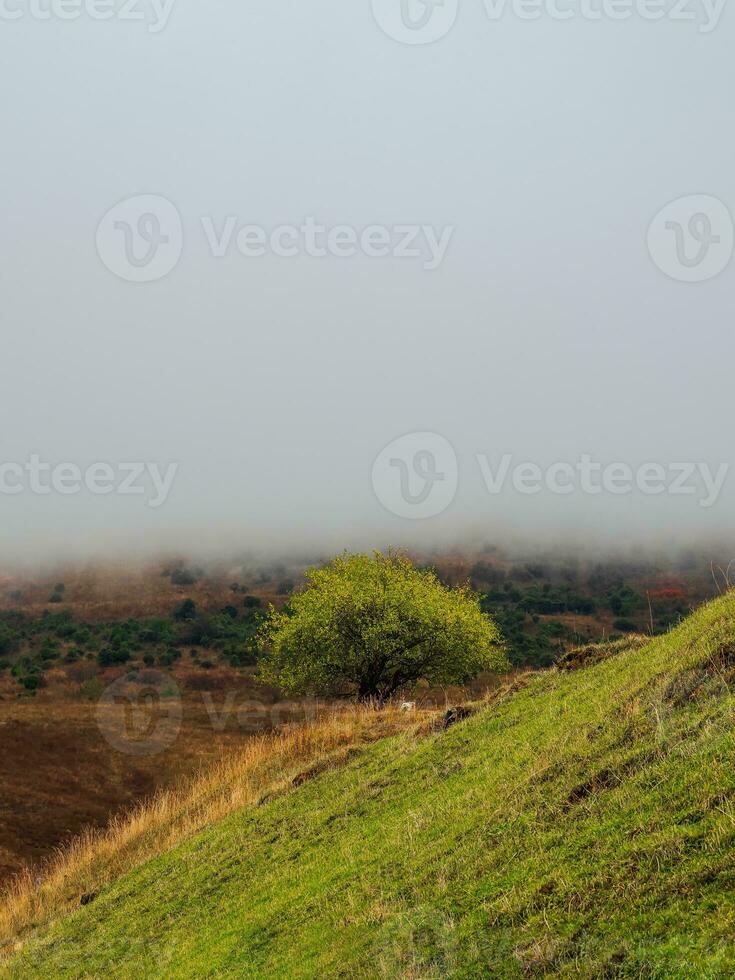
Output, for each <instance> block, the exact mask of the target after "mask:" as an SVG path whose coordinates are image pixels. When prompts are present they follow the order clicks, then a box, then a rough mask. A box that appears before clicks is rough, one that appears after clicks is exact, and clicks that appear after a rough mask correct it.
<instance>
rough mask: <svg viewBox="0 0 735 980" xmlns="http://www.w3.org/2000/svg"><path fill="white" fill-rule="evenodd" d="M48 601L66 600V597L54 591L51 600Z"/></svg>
mask: <svg viewBox="0 0 735 980" xmlns="http://www.w3.org/2000/svg"><path fill="white" fill-rule="evenodd" d="M48 601H49V602H63V601H64V597H63V596H62V595H61V593H60V592H54V593H53V594H52V595H50V596H49V600H48Z"/></svg>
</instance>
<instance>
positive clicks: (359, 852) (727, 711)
mask: <svg viewBox="0 0 735 980" xmlns="http://www.w3.org/2000/svg"><path fill="white" fill-rule="evenodd" d="M593 649H594V651H595V652H594V656H592V657H591V658H590V665H589V666H585V659H584V657H579V658H576V659H573V660H572V661H570V666H571V667H573V668H574V669H568V670H564V669H555V670H551V671H545V672H540V673H537V674H533V675H527V676H525V677H523V678H521V679H519V680H518V681H516V682H515V683H514V685H512V689H509V690H506V691H505V693H502V692H501V693H500V694H498V695H496V696H494V697H493V698H492V700H489V701H487V702H483V703H480V704H476V705H473V706H472V709H473V710H472V713H471V715H470V716H469V717H467V718H464V719H462V720H460V721H459V722H458V723H457V724H453V725H451V726H450V727H446V726H445V725H444V724H441V723H436V722H434V723H430V722H429V721H427V720H426V719H421V720H417V721H416V723H414V724H412V726H411V727H410V728H409V729H408V730H406V731H399V732H398V733H397V734H392V735H389V736H388V737H383V738H379V739H378V740H375V741H370V739H367V738H366V739H362V740H360V741H359V742H356V743H355V744H354V745H352V746H351V747H350V748H349V750H347V751H342V752H340V753H338V755H336V756H335V755H328V756H327V757H326V758H327V759H328V760H329V761H328V764H322V765H318V766H315V765H307V764H306V761H305V757H303V756H301V757H299V756H293V757H289V762H288V766H287V767H286V768H282V770H281V773H280V777H279V781H278V784H277V787H276V788H275V789H272V790H271V791H265V790H264V791H262V792H260V793H256V794H255V795H254V796H253V797H252V799H250V800H249V801H248V800H246V805H244V806H240V807H237V808H234V809H233V810H232V812H229V813H226V814H225V815H224V816H223V817H222V818H221V819H217V820H214V821H213V822H212V823H210V824H208V825H207V826H205V827H203V829H199V830H198V831H197V832H196V833H192V834H190V835H189V836H188V837H185V838H184V839H183V840H182V842H181V843H179V844H178V845H177V846H175V847H173V848H172V849H166V848H165V847H161V849H160V853H155V854H154V856H153V857H151V858H150V859H147V860H144V861H143V860H141V863H139V864H138V865H137V866H135V867H133V868H132V870H130V871H129V872H128V873H126V874H123V875H122V876H121V877H119V878H117V879H114V878H111V876H109V875H108V876H107V878H106V877H105V875H104V874H101V873H100V872H99V871H98V872H97V873H98V874H101V877H100V881H101V884H100V887H99V890H98V891H97V890H95V891H92V892H90V893H87V894H85V895H84V896H82V895H76V896H73V902H72V901H70V900H69V895H68V893H67V896H66V899H65V902H63V903H62V902H59V903H58V904H57V906H56V907H54V906H53V903H51V904H50V905H48V904H47V906H46V907H43V908H42V906H41V905H39V910H37V911H36V913H35V914H34V916H33V918H32V921H29V922H27V923H25V927H24V928H23V929H22V931H21V925H19V926H18V932H17V933H16V936H15V937H14V939H13V943H14V945H13V944H11V945H10V946H6V948H9V949H11V950H12V952H11V955H10V957H9V958H8V959H6V961H5V963H4V965H2V966H0V976H3V977H13V978H21V977H22V978H24V980H25V978H28V977H41V976H43V977H48V976H53V977H55V978H56V977H99V976H119V977H141V976H146V977H203V976H217V977H229V976H232V977H254V978H255V977H269V978H271V977H284V978H285V977H342V976H345V977H346V976H350V977H380V976H385V977H445V976H451V977H480V976H482V977H486V976H492V977H522V976H559V977H566V976H569V977H572V976H573V977H646V978H649V977H650V978H657V977H667V978H668V977H680V978H682V980H683V978H691V977H707V978H713V977H731V976H733V974H735V861H734V860H733V847H734V846H735V765H734V763H735V739H734V737H733V719H734V717H735V715H734V713H733V709H734V708H735V698H734V697H733V692H732V681H733V678H734V677H735V595H734V594H728V595H726V596H723V597H722V598H720V599H719V600H716V601H714V602H712V603H709V604H708V605H706V606H704V607H702V608H701V609H699V610H698V611H697V612H695V613H694V614H693V615H691V616H690V617H689V618H688V619H687V620H686V621H685V622H684V623H682V624H681V625H680V626H679V627H677V628H676V629H675V630H673V631H672V632H671V633H669V634H667V635H665V636H661V637H657V638H655V639H653V640H651V641H650V642H647V643H645V644H642V645H641V644H640V643H630V644H620V643H619V644H617V645H616V646H615V647H612V648H611V649H610V650H609V651H607V652H608V653H609V656H607V657H603V658H602V659H600V657H599V653H600V648H599V647H597V648H593ZM377 717H378V716H377V715H376V719H377ZM376 724H377V721H376ZM289 767H290V768H289ZM179 806H180V808H183V809H184V810H185V809H186V806H187V804H186V800H185V799H184V798H182V799H181V800H180V801H179ZM133 863H134V862H133ZM41 890H43V886H41ZM71 904H73V905H74V906H75V907H74V908H73V909H72V908H71ZM5 921H7V918H6V920H5ZM9 938H10V937H8V936H5V937H3V936H2V935H0V945H1V944H2V941H3V939H5V940H6V941H7V940H8V939H9Z"/></svg>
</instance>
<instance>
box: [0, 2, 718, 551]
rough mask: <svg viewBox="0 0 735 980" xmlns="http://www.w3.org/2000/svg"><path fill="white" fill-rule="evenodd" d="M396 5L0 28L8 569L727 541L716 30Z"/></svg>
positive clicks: (172, 14) (206, 11) (257, 7)
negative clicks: (37, 478)
mask: <svg viewBox="0 0 735 980" xmlns="http://www.w3.org/2000/svg"><path fill="white" fill-rule="evenodd" d="M381 3H382V0H381V2H380V3H378V0H376V4H375V5H374V10H375V13H373V12H371V4H370V3H369V2H367V0H366V2H364V3H361V4H357V5H353V6H349V5H342V6H340V7H337V8H335V7H334V6H333V5H331V4H327V3H326V2H323V0H322V2H316V3H312V4H309V5H304V4H296V3H287V4H282V5H270V6H269V7H265V6H263V5H262V4H258V3H255V2H254V0H247V2H243V3H241V4H238V5H237V6H235V7H229V6H225V5H214V6H212V5H208V6H207V7H206V8H205V7H201V6H197V5H195V4H194V3H192V2H191V0H178V2H174V3H173V4H172V6H171V7H170V9H168V8H167V9H168V13H167V17H166V21H165V24H164V23H163V21H162V20H161V21H160V22H159V21H157V20H155V17H154V14H155V11H156V10H157V9H158V8H154V7H152V6H149V7H146V6H145V4H143V3H141V7H142V8H145V9H146V10H147V11H148V13H149V14H150V15H151V16H150V17H149V18H148V19H147V20H143V21H138V20H134V21H133V20H129V21H128V20H121V19H119V18H118V19H112V20H109V21H97V20H94V19H91V18H90V17H89V16H87V15H84V16H80V17H79V18H78V19H75V20H69V21H65V20H61V19H60V18H59V17H50V19H48V20H37V19H34V18H33V17H32V16H31V15H30V14H29V13H28V11H27V10H26V8H25V7H23V8H22V9H23V11H25V13H24V14H23V16H19V18H18V19H15V20H12V21H11V20H6V21H4V22H2V23H1V24H0V27H2V30H3V32H4V37H5V40H6V50H5V58H4V62H5V66H6V71H7V73H8V78H9V79H10V80H11V82H12V97H10V98H8V99H7V100H6V101H5V103H4V105H3V108H2V109H0V119H1V120H2V127H3V132H4V136H5V141H4V145H5V152H4V160H3V173H4V182H5V187H6V200H5V208H4V220H3V231H4V233H3V235H2V237H1V239H0V241H1V244H0V286H1V288H2V296H3V326H4V332H5V348H4V350H5V354H6V356H5V358H4V359H3V363H2V368H0V370H1V371H2V395H1V396H0V398H1V399H2V406H3V411H4V416H5V419H6V425H5V426H4V428H3V435H2V443H1V445H2V448H1V450H0V464H2V465H3V466H4V467H5V469H3V470H2V476H3V479H4V480H6V484H7V487H8V490H7V491H4V492H2V493H1V494H0V507H2V514H3V520H2V531H1V536H0V546H1V550H2V555H3V558H4V560H5V561H6V562H17V561H30V562H34V561H36V562H37V561H57V560H64V559H74V560H83V559H85V558H88V557H90V558H96V557H105V556H109V555H118V554H119V555H132V556H137V555H139V556H143V557H145V556H150V555H155V554H159V553H160V552H162V551H178V552H181V553H186V554H199V553H201V554H215V553H217V552H222V553H231V552H237V551H238V549H247V548H260V549H270V550H271V551H279V550H287V549H303V548H307V549H309V548H314V549H317V550H319V551H340V550H342V549H343V548H356V547H358V548H365V547H372V546H376V547H384V546H385V545H387V544H396V545H399V546H400V545H403V546H407V547H422V548H426V547H433V546H441V547H446V546H449V545H451V544H452V543H456V542H458V541H473V540H485V539H488V540H494V539H498V540H500V539H503V540H510V539H513V540H522V541H529V542H533V541H538V542H547V541H561V542H567V543H568V542H573V543H574V544H573V545H572V546H573V547H579V548H582V547H584V546H587V547H593V548H594V547H601V548H602V547H606V546H608V545H609V547H611V548H614V547H616V546H619V545H620V546H624V547H628V546H634V545H640V546H645V547H649V546H656V545H658V544H660V545H662V546H663V545H666V546H668V545H671V546H678V545H679V543H682V544H683V545H684V546H686V545H689V544H691V543H697V542H699V541H701V542H705V543H706V542H709V541H712V542H714V543H717V542H718V541H720V540H721V541H723V542H724V541H725V540H729V539H730V538H732V536H733V535H732V530H733V527H732V525H733V518H732V514H733V512H734V511H733V504H734V503H735V474H733V473H731V472H730V471H729V469H728V470H727V472H726V473H724V475H723V473H722V471H721V469H720V468H721V467H722V466H726V467H729V466H730V460H731V450H730V431H729V418H728V415H727V409H728V405H729V399H728V397H727V392H728V385H729V382H730V373H731V365H732V363H733V355H735V333H734V332H733V330H732V326H731V323H730V320H731V311H732V297H733V277H734V276H735V269H734V267H733V264H732V262H731V261H730V254H729V253H728V252H727V249H728V248H730V251H731V248H732V243H731V238H732V220H731V215H732V214H733V213H734V212H735V195H734V194H733V185H732V173H733V163H734V162H735V136H733V130H732V126H731V106H730V102H731V91H732V75H733V68H732V57H731V49H732V41H733V26H732V25H733V21H732V17H731V16H729V15H728V12H724V13H723V12H722V10H720V12H719V13H720V14H722V16H721V17H720V16H719V15H718V19H717V22H716V23H714V20H711V21H706V17H705V12H706V9H708V8H705V7H703V6H701V5H700V7H696V10H697V12H698V14H702V17H699V18H698V19H697V20H694V21H674V20H672V19H671V18H670V17H669V16H668V15H667V16H666V17H664V18H663V19H661V20H657V21H653V20H645V19H643V18H642V17H639V16H633V17H631V18H630V19H627V20H624V21H615V20H613V19H610V18H609V17H607V18H603V19H602V20H599V21H591V20H590V19H586V18H585V17H584V16H573V17H571V18H570V19H568V20H557V19H554V18H552V17H551V16H549V15H548V11H547V12H546V13H544V10H546V8H544V10H542V12H541V16H540V17H539V18H538V19H536V20H533V21H527V20H523V19H521V18H520V17H518V16H514V15H513V13H512V11H511V10H510V9H509V10H508V11H506V13H505V14H504V15H503V16H502V17H501V18H500V19H498V20H496V21H493V20H492V18H491V17H490V16H489V14H488V12H487V11H486V10H485V9H483V5H482V3H480V2H479V0H478V2H477V3H464V4H462V5H460V7H459V9H458V17H457V20H456V23H454V24H451V25H449V21H448V22H447V24H448V25H449V26H450V27H451V29H447V30H446V32H445V33H444V35H443V36H441V37H438V38H437V39H436V40H435V43H427V44H414V43H413V40H415V39H418V37H419V36H418V34H416V35H415V37H414V36H413V35H412V36H411V38H409V40H411V43H402V42H401V39H400V38H398V39H396V37H392V36H390V33H391V31H393V30H394V27H393V26H392V21H390V20H385V19H384V17H383V13H384V12H385V10H387V9H388V8H387V7H386V5H385V4H382V6H381ZM11 6H12V5H11ZM18 9H21V8H20V7H18ZM85 9H86V8H85ZM575 9H577V8H576V7H575ZM668 9H669V8H668V7H667V10H668ZM693 9H695V7H693ZM447 10H448V11H449V14H452V13H453V10H454V8H453V5H452V3H451V2H450V3H449V5H448V7H447ZM436 16H439V15H438V14H437V15H436ZM705 21H706V24H705V27H704V28H703V27H702V24H703V23H704V22H705ZM152 23H153V24H154V27H156V28H158V27H159V26H160V29H156V30H155V31H154V30H151V29H150V28H151V24H152ZM434 23H435V24H440V22H439V21H434ZM707 24H709V27H707ZM161 25H162V26H161ZM445 26H446V25H445ZM710 28H711V29H710ZM412 30H413V29H412ZM442 30H443V28H442ZM143 197H144V198H145V201H143V202H142V198H143ZM131 199H132V201H133V203H132V204H131V203H129V202H130V201H131ZM121 202H128V203H123V204H122V205H121ZM136 202H138V203H137V204H136ZM141 202H142V203H141ZM670 202H677V203H676V204H675V205H674V206H673V210H672V209H669V210H668V211H665V210H664V209H665V208H666V206H667V205H669V204H670ZM120 205H121V206H120ZM118 206H120V207H118ZM136 208H138V210H137V211H136ZM169 208H172V209H173V210H169ZM656 216H660V217H659V218H657V217H656ZM728 216H729V217H730V225H729V231H728ZM233 219H234V220H233ZM141 221H142V223H141ZM692 222H693V223H692ZM703 222H704V223H703ZM179 223H180V226H179ZM314 225H316V226H323V227H324V229H325V231H324V232H323V233H319V234H316V233H315V232H314V231H313V228H314ZM248 226H250V229H251V230H250V232H249V233H248V234H244V235H242V236H241V237H240V238H238V234H239V233H240V232H242V231H243V229H244V228H246V227H248ZM402 228H403V229H404V230H403V231H401V229H402ZM406 228H408V229H409V231H406V230H405V229H406ZM253 229H256V230H253ZM257 229H260V230H261V232H258V231H257ZM278 229H281V230H280V231H278ZM310 229H311V230H310ZM367 229H373V231H372V232H371V233H370V234H368V233H367V232H366V230H367ZM375 229H377V230H375ZM410 229H413V231H410ZM261 233H262V234H261ZM330 233H331V235H332V237H331V238H330ZM677 233H681V235H682V236H683V237H682V241H683V243H684V244H683V251H681V250H680V251H674V248H675V246H676V248H678V244H679V243H678V242H677V241H676V240H675V234H677ZM274 234H275V238H274ZM409 234H411V235H413V239H412V244H407V241H408V235H409ZM126 235H130V236H131V237H130V240H129V242H127V241H126ZM687 236H688V237H687ZM728 236H729V237H728ZM179 239H180V240H179ZM276 239H277V240H276ZM263 242H265V244H263ZM127 245H129V246H130V248H128V251H125V247H126V246H127ZM149 245H150V246H151V248H152V250H153V251H156V249H158V248H159V246H160V251H158V252H157V253H156V258H155V260H152V263H153V264H148V258H147V254H146V250H147V248H148V246H149ZM700 245H701V256H698V255H697V249H698V248H699V246H700ZM669 247H670V249H671V250H669ZM171 249H174V252H170V250H171ZM261 249H265V252H266V254H264V255H260V256H259V257H256V254H255V253H256V252H258V251H259V250H261ZM293 249H295V250H296V251H295V252H293ZM350 249H353V250H354V252H355V254H354V255H351V256H350V257H347V256H346V252H347V251H348V250H350ZM386 249H387V250H388V253H389V254H378V253H381V252H384V251H385V250H386ZM414 249H415V250H416V251H417V254H416V255H412V254H408V255H402V254H401V253H402V251H406V250H408V251H409V252H411V251H413V250H414ZM279 251H280V252H282V253H283V254H279ZM323 251H326V252H327V254H321V253H322V252H323ZM179 252H180V254H178V253H179ZM292 252H293V254H292ZM218 253H223V254H221V255H220V257H218ZM169 255H170V261H169V257H168V256H169ZM677 255H678V256H679V265H678V266H676V261H677ZM682 256H684V258H683V259H682ZM700 259H701V264H700ZM159 260H160V262H162V263H163V264H162V265H160V267H159V266H157V265H156V263H157V262H159ZM711 262H715V265H711ZM708 263H709V264H708ZM167 265H170V266H171V267H170V268H167ZM141 278H148V279H150V281H135V280H136V279H141ZM697 279H698V280H699V281H694V280H697ZM410 434H418V435H419V437H420V438H414V437H413V436H412V437H411V439H412V440H413V441H411V440H409V442H408V443H405V442H401V441H400V440H402V439H403V437H405V436H407V435H410ZM426 434H428V435H429V437H430V438H429V440H428V442H427V441H426V438H424V437H425V436H426ZM434 436H438V437H441V440H446V443H444V442H443V441H441V440H440V441H439V442H436V441H434ZM422 440H423V441H422ZM396 443H398V447H397V448H396ZM447 445H448V446H449V450H447V449H446V446H447ZM386 447H391V448H389V449H386ZM437 447H438V448H437ZM384 450H385V455H384V456H381V454H382V453H383V451H384ZM507 456H510V457H512V459H511V462H510V463H509V469H508V475H507V479H506V480H505V481H504V482H503V485H502V487H500V488H499V489H498V490H497V492H490V491H489V490H488V485H487V480H486V477H487V476H488V472H490V473H491V475H492V474H497V472H498V468H499V467H500V466H501V465H502V459H503V458H504V457H507ZM586 456H588V457H589V458H590V459H591V460H592V461H593V462H594V464H595V465H597V464H599V466H600V467H601V468H605V467H609V466H612V465H614V464H620V466H622V467H623V469H622V470H618V471H617V475H615V474H611V475H610V478H609V481H608V486H607V487H603V489H602V491H601V492H596V491H591V492H590V491H588V490H586V489H585V488H584V487H583V486H581V484H580V478H579V471H578V470H577V467H578V466H580V465H584V464H580V461H581V460H583V458H584V457H586ZM34 457H37V459H38V461H39V463H40V464H42V465H45V464H48V466H49V469H48V470H47V471H44V473H45V474H46V475H45V476H43V479H42V480H41V482H40V483H39V484H38V486H41V487H42V486H45V485H47V483H48V481H49V480H50V479H51V471H52V470H53V471H54V473H55V474H56V484H55V485H52V484H48V485H49V486H50V491H49V492H45V491H44V490H43V489H41V490H39V489H38V486H37V487H35V488H34V487H33V486H31V482H32V481H31V478H30V476H29V473H28V470H27V468H26V467H27V465H28V462H29V460H31V459H32V458H34ZM478 457H480V458H481V459H484V460H485V469H483V464H482V462H481V461H480V460H478ZM381 460H382V462H381ZM527 463H530V464H532V466H534V467H538V469H539V472H540V481H541V482H540V489H539V490H538V491H536V490H533V489H529V490H522V491H521V490H519V489H518V487H517V486H516V485H514V483H513V473H515V472H516V470H517V468H518V467H519V466H522V465H523V464H527ZM98 464H105V465H106V466H108V467H109V468H111V471H112V477H110V476H109V472H110V471H109V470H107V469H105V468H104V467H103V469H102V470H96V471H95V472H96V475H94V474H93V475H92V476H90V470H91V469H93V468H94V467H96V466H97V465H98ZM124 464H131V465H132V466H134V467H146V466H149V467H151V468H152V469H153V468H155V474H156V479H154V478H153V477H151V475H150V473H149V471H147V470H144V476H145V479H143V480H141V481H140V482H139V484H136V486H138V485H139V486H141V487H142V492H140V493H134V494H125V493H121V492H119V491H120V479H121V477H122V476H123V474H121V473H120V466H121V465H124ZM174 464H175V466H176V470H175V472H174V471H173V470H168V467H170V466H172V465H174ZM678 464H681V465H683V466H685V467H693V468H694V469H693V470H692V472H691V473H690V474H689V477H688V478H687V480H688V482H686V483H684V484H682V486H683V490H682V492H680V493H677V492H675V491H674V490H672V486H673V485H674V483H675V480H676V479H677V473H676V472H675V471H672V469H671V468H672V466H673V467H676V465H678ZM697 465H700V466H702V467H705V468H706V469H705V472H704V475H703V474H702V472H701V471H700V470H698V469H696V467H697ZM59 467H61V468H62V471H60V470H59ZM625 467H628V468H629V469H630V474H631V476H630V480H629V481H628V482H629V483H630V491H629V492H628V491H626V490H622V489H620V487H621V485H622V484H625V482H626V472H625ZM662 471H663V476H661V472H662ZM128 472H129V475H130V476H131V477H132V476H133V475H134V474H133V473H132V471H128ZM678 472H679V476H680V477H681V478H682V479H683V478H684V476H685V474H684V473H683V471H681V470H679V471H678ZM76 473H78V474H79V475H78V476H76V477H75V474H76ZM167 473H168V474H169V475H171V480H170V482H167V477H166V474H167ZM560 474H561V477H562V478H561V481H559V479H558V478H559V475H560ZM718 474H719V475H718ZM527 475H528V474H526V476H527ZM720 476H721V477H722V479H721V480H720V479H719V477H720ZM75 479H76V480H77V483H78V484H79V487H80V489H79V492H76V491H75V490H73V489H72V487H73V486H74V485H75ZM401 479H403V480H404V483H402V484H401V483H400V480H401ZM518 479H519V481H520V485H522V486H526V487H527V486H529V484H528V483H527V482H526V483H523V480H524V479H525V478H524V477H523V475H522V474H521V475H520V476H519V477H518ZM106 480H107V482H105V481H106ZM156 480H158V483H157V482H156ZM570 480H571V481H572V482H571V483H570V482H569V481H570ZM616 480H617V481H618V482H617V483H616ZM44 481H46V482H44ZM85 481H86V482H85ZM95 481H97V482H95ZM110 481H111V482H110ZM391 481H394V482H391ZM620 481H622V484H621V482H620ZM662 481H663V482H662ZM90 482H91V485H92V486H93V487H95V490H94V492H93V491H90V489H89V485H90ZM549 482H551V485H552V486H555V487H557V490H558V492H557V490H550V489H549ZM533 483H534V477H533V473H532V474H531V481H530V484H531V485H532V484H533ZM4 485H5V484H4ZM569 485H571V486H572V487H573V489H572V490H571V491H568V490H567V489H566V488H567V486H569ZM108 486H112V487H113V489H112V490H109V491H108V490H107V489H105V488H106V487H108ZM18 487H20V489H17V488H18ZM157 487H158V490H157V489H156V488H157ZM161 487H163V489H165V491H166V492H165V494H164V493H163V490H162V489H161ZM641 487H644V489H643V490H642V489H641ZM660 487H663V489H660ZM101 488H102V489H101ZM688 488H691V492H689V489H688ZM715 491H716V492H715ZM442 495H444V496H442ZM152 504H155V506H154V505H152Z"/></svg>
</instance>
